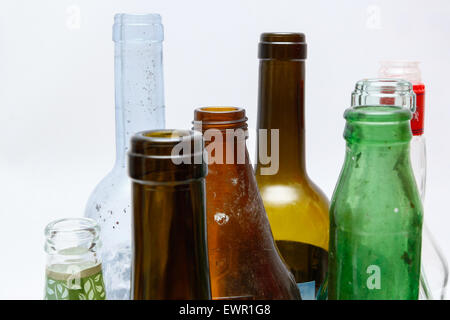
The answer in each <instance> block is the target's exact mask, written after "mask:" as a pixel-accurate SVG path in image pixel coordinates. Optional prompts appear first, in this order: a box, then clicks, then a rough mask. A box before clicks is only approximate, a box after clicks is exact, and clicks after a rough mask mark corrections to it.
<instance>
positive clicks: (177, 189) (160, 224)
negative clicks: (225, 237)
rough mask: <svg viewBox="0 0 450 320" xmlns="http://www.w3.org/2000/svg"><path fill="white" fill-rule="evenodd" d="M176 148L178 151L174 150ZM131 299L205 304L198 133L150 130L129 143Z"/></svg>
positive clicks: (202, 167) (205, 258)
mask: <svg viewBox="0 0 450 320" xmlns="http://www.w3.org/2000/svg"><path fill="white" fill-rule="evenodd" d="M177 148H178V150H179V151H176V150H177ZM128 155H129V174H130V177H131V180H132V190H133V192H132V196H133V201H132V202H133V204H132V208H133V272H132V274H133V276H132V278H133V282H132V283H133V284H132V294H133V296H132V298H133V299H135V300H148V299H152V300H153V299H158V300H159V299H182V300H185V299H189V300H191V299H194V300H197V299H210V298H211V290H210V282H209V267H208V248H207V239H206V209H205V176H206V173H207V165H206V162H204V160H203V139H202V136H201V134H199V133H198V132H193V131H186V130H184V131H182V130H152V131H144V132H140V133H137V134H136V135H135V136H134V137H133V139H132V140H131V149H130V152H129V154H128Z"/></svg>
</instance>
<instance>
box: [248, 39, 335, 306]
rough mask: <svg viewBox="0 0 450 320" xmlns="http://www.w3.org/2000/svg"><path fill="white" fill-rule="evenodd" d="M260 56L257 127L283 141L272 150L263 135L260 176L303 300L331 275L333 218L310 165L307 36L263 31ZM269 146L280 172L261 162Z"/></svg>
mask: <svg viewBox="0 0 450 320" xmlns="http://www.w3.org/2000/svg"><path fill="white" fill-rule="evenodd" d="M258 58H259V59H260V63H259V95H258V98H259V99H258V122H257V125H258V129H260V130H261V129H265V130H268V132H267V134H266V136H265V137H267V136H270V135H271V134H272V133H274V132H276V131H278V132H279V143H278V145H272V144H271V141H272V140H271V139H267V140H268V148H267V149H266V148H265V147H264V146H263V147H261V143H264V142H265V141H262V140H261V139H260V134H258V152H257V159H258V161H257V164H256V179H257V181H258V187H259V190H260V192H261V196H262V199H263V201H264V207H265V208H266V211H267V215H268V217H269V221H270V225H271V227H272V231H273V236H274V238H275V241H276V245H277V247H278V249H279V251H280V253H281V255H282V256H283V258H284V260H285V262H286V264H287V265H288V266H289V269H290V271H291V272H292V273H293V274H294V276H295V279H296V281H297V283H298V287H299V289H300V292H301V294H302V299H304V300H305V299H308V300H311V299H314V298H315V296H316V294H317V292H318V289H319V287H320V286H321V285H322V284H323V282H324V280H325V276H326V271H327V261H328V235H329V219H328V200H327V198H326V196H325V195H324V193H323V192H322V191H321V190H320V189H319V188H318V187H317V186H316V185H315V184H314V183H313V182H312V181H311V179H310V178H309V177H308V174H307V173H306V166H305V117H304V112H305V111H304V110H305V59H306V42H305V35H304V34H302V33H264V34H262V35H261V39H260V43H259V53H258ZM277 142H278V141H276V143H277ZM267 150H269V151H270V152H271V156H272V159H273V158H274V153H276V152H277V151H279V156H278V159H279V161H278V162H279V166H278V168H277V169H278V170H277V171H275V170H272V171H270V170H268V167H269V166H268V165H265V164H263V163H262V162H264V161H263V158H262V157H266V153H267ZM272 162H274V161H272ZM270 165H271V166H272V167H274V168H276V166H275V165H274V164H273V163H271V164H270Z"/></svg>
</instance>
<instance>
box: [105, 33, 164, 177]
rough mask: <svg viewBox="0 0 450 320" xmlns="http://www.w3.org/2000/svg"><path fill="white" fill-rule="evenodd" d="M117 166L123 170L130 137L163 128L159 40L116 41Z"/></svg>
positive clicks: (160, 42)
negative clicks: (137, 133)
mask: <svg viewBox="0 0 450 320" xmlns="http://www.w3.org/2000/svg"><path fill="white" fill-rule="evenodd" d="M114 67H115V68H114V72H115V104H116V167H119V168H122V169H125V164H126V153H127V151H128V150H129V146H130V139H131V137H132V136H133V135H134V134H135V133H136V132H140V131H144V130H149V129H162V128H164V121H165V119H164V88H163V70H162V41H139V40H135V41H117V42H116V43H115V65H114Z"/></svg>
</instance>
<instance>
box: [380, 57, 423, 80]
mask: <svg viewBox="0 0 450 320" xmlns="http://www.w3.org/2000/svg"><path fill="white" fill-rule="evenodd" d="M419 63H420V62H419V61H412V60H384V61H381V62H380V69H379V76H380V77H383V78H396V79H404V80H407V81H409V82H411V83H413V84H414V85H417V84H420V83H421V81H422V76H421V72H420V69H419Z"/></svg>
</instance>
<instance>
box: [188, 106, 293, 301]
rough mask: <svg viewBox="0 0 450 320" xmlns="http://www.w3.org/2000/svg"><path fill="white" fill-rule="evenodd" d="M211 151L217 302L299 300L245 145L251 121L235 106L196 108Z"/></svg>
mask: <svg viewBox="0 0 450 320" xmlns="http://www.w3.org/2000/svg"><path fill="white" fill-rule="evenodd" d="M194 128H195V129H196V130H199V131H202V132H203V134H204V138H205V143H206V151H207V153H208V161H209V162H208V176H207V177H206V197H207V200H206V205H207V225H208V249H209V261H210V268H211V269H210V270H211V290H212V296H213V298H214V299H242V300H245V299H249V300H251V299H299V298H300V294H299V291H298V289H297V286H296V285H295V281H294V278H293V276H292V274H291V273H290V272H289V270H288V269H287V268H286V266H285V264H284V263H283V261H282V259H281V257H280V255H279V253H278V251H277V249H276V246H275V243H274V240H273V237H272V232H271V229H270V225H269V221H268V219H267V215H266V212H265V210H264V205H263V202H262V199H261V196H260V195H259V191H258V186H257V185H256V179H255V175H254V173H253V169H252V166H251V163H250V159H249V156H248V151H247V147H246V139H247V134H248V132H247V117H246V116H245V110H244V109H242V108H236V107H204V108H198V109H196V110H195V115H194Z"/></svg>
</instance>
